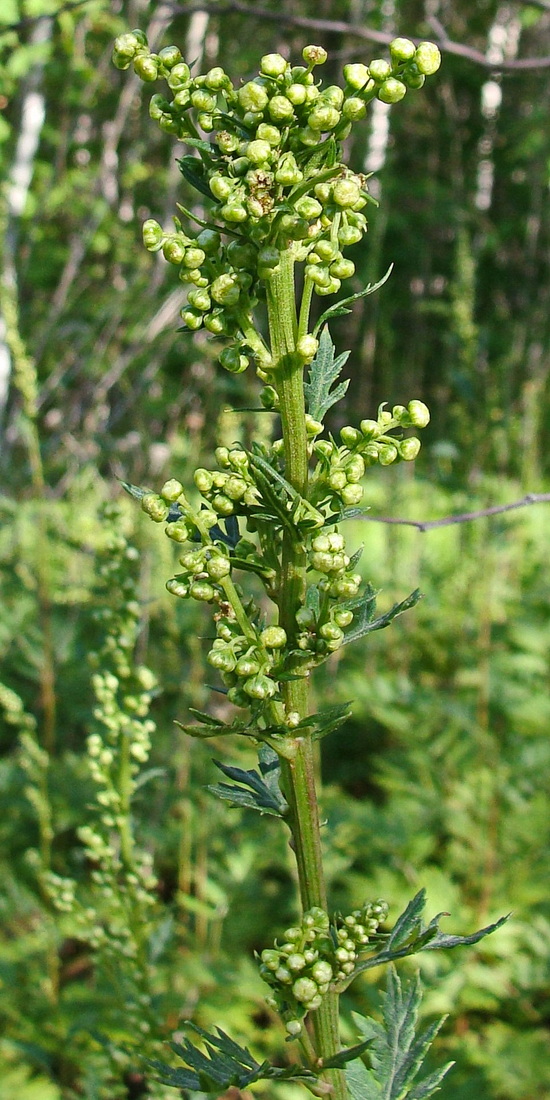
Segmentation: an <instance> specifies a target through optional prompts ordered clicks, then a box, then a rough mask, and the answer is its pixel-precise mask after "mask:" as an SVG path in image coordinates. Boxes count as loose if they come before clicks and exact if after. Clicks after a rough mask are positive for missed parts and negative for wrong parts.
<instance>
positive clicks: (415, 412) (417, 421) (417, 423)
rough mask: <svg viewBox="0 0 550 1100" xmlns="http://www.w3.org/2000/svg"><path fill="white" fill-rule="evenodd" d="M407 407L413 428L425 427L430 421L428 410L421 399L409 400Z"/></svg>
mask: <svg viewBox="0 0 550 1100" xmlns="http://www.w3.org/2000/svg"><path fill="white" fill-rule="evenodd" d="M407 408H408V410H409V423H410V424H412V426H413V428H425V427H426V425H427V424H429V423H430V410H429V408H428V406H427V405H425V404H424V402H423V401H409V404H408V406H407Z"/></svg>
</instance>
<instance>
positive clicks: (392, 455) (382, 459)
mask: <svg viewBox="0 0 550 1100" xmlns="http://www.w3.org/2000/svg"><path fill="white" fill-rule="evenodd" d="M398 456H399V451H398V450H397V447H394V445H393V443H382V444H381V445H380V449H379V452H378V461H379V463H380V465H381V466H391V464H392V462H395V460H396V458H398Z"/></svg>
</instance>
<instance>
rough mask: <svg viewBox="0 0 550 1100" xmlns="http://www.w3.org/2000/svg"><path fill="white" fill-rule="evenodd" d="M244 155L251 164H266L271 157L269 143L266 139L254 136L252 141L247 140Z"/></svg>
mask: <svg viewBox="0 0 550 1100" xmlns="http://www.w3.org/2000/svg"><path fill="white" fill-rule="evenodd" d="M246 155H247V157H248V159H249V161H250V163H251V164H266V162H267V161H269V160H270V159H271V145H270V144H269V142H268V141H261V140H260V139H259V138H256V139H255V140H254V141H249V143H248V145H247V147H246Z"/></svg>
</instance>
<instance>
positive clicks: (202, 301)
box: [187, 289, 212, 313]
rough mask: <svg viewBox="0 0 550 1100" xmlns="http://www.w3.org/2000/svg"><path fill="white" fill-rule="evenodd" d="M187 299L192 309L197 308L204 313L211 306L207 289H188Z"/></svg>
mask: <svg viewBox="0 0 550 1100" xmlns="http://www.w3.org/2000/svg"><path fill="white" fill-rule="evenodd" d="M187 300H188V302H189V305H190V306H192V307H193V309H198V310H200V311H201V313H206V311H207V310H208V309H210V308H211V306H212V299H211V297H210V295H209V293H208V291H207V290H200V289H199V290H190V291H189V294H188V295H187Z"/></svg>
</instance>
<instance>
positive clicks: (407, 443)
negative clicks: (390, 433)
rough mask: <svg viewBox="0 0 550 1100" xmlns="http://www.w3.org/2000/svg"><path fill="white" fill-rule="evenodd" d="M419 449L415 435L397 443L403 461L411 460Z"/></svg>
mask: <svg viewBox="0 0 550 1100" xmlns="http://www.w3.org/2000/svg"><path fill="white" fill-rule="evenodd" d="M419 450H420V440H419V439H416V437H415V436H411V437H410V438H409V439H402V440H401V442H400V444H399V454H400V456H401V458H402V459H403V460H404V461H405V462H413V461H414V459H415V458H416V456H417V454H418V452H419Z"/></svg>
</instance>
